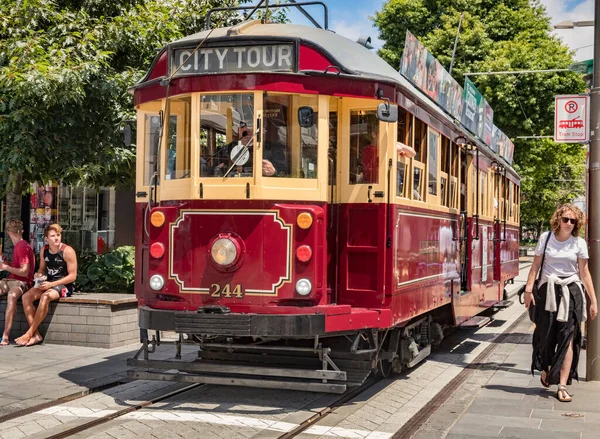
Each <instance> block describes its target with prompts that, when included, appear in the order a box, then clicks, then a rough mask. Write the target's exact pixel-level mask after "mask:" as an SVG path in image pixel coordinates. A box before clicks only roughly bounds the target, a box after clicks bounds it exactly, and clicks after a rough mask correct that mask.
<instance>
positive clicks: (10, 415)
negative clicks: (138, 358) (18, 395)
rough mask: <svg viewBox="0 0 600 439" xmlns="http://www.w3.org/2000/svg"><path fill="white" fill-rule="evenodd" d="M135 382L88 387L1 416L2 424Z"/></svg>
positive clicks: (117, 381) (121, 378) (125, 378)
mask: <svg viewBox="0 0 600 439" xmlns="http://www.w3.org/2000/svg"><path fill="white" fill-rule="evenodd" d="M133 381H135V380H131V379H128V378H127V377H125V376H119V378H118V379H116V380H114V381H109V382H106V383H102V384H99V385H97V386H92V387H86V388H85V389H82V390H80V391H78V392H74V393H71V394H69V395H65V396H62V397H60V398H57V399H53V400H52V401H47V402H43V403H41V404H36V405H32V406H30V407H26V408H23V409H20V410H15V411H14V412H10V413H6V414H4V415H2V416H0V424H2V423H4V422H8V421H12V420H14V419H18V418H21V417H23V416H27V415H30V414H32V413H35V412H38V411H40V410H45V409H48V408H51V407H56V406H58V405H61V404H66V403H68V402H72V401H76V400H78V399H80V398H85V397H86V396H90V395H92V394H94V393H99V392H104V391H105V390H109V389H112V388H114V387H118V386H121V385H123V384H127V383H131V382H133Z"/></svg>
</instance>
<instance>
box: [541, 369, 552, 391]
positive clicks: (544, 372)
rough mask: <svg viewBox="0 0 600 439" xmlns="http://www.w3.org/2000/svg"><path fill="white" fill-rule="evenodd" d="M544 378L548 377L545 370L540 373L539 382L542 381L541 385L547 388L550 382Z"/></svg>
mask: <svg viewBox="0 0 600 439" xmlns="http://www.w3.org/2000/svg"><path fill="white" fill-rule="evenodd" d="M544 378H548V373H547V372H546V371H542V374H541V375H540V383H542V386H544V387H545V388H546V389H547V388H549V387H550V383H549V382H548V381H546V380H545V379H544Z"/></svg>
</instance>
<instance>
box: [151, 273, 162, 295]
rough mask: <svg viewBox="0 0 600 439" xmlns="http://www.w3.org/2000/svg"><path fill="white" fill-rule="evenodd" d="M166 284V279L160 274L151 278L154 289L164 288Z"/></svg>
mask: <svg viewBox="0 0 600 439" xmlns="http://www.w3.org/2000/svg"><path fill="white" fill-rule="evenodd" d="M164 286H165V279H164V278H163V277H162V276H161V275H160V274H155V275H154V276H152V277H151V278H150V288H152V289H153V290H154V291H158V290H162V287H164Z"/></svg>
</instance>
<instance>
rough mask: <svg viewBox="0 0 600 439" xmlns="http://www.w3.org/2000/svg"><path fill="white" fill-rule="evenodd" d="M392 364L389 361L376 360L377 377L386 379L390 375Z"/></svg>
mask: <svg viewBox="0 0 600 439" xmlns="http://www.w3.org/2000/svg"><path fill="white" fill-rule="evenodd" d="M392 369H393V366H392V362H391V361H389V360H377V375H379V376H380V377H382V378H387V377H389V376H390V374H391V373H392Z"/></svg>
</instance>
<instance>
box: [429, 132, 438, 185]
mask: <svg viewBox="0 0 600 439" xmlns="http://www.w3.org/2000/svg"><path fill="white" fill-rule="evenodd" d="M439 138H440V135H439V134H438V133H436V132H435V131H433V130H430V131H429V142H428V149H429V154H428V156H429V160H428V162H427V172H428V175H429V186H428V189H427V193H428V194H429V195H434V196H436V195H437V194H438V168H437V166H438V143H439Z"/></svg>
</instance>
